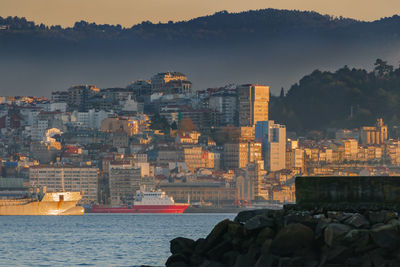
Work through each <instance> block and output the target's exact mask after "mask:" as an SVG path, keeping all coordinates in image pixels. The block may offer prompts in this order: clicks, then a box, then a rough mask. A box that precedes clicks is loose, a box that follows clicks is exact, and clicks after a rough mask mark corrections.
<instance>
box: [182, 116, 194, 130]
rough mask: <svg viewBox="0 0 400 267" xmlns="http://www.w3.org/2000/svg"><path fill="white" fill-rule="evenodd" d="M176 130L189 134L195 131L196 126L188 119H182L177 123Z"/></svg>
mask: <svg viewBox="0 0 400 267" xmlns="http://www.w3.org/2000/svg"><path fill="white" fill-rule="evenodd" d="M178 129H179V131H180V132H191V131H194V130H197V126H196V125H195V124H194V123H193V121H192V120H191V119H190V118H188V117H184V118H182V120H181V121H180V122H179V128H178Z"/></svg>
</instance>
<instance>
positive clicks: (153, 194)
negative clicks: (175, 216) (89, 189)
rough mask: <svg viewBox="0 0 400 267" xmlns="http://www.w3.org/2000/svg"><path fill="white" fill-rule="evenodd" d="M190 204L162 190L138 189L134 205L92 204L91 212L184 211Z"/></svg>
mask: <svg viewBox="0 0 400 267" xmlns="http://www.w3.org/2000/svg"><path fill="white" fill-rule="evenodd" d="M188 206H189V204H187V203H175V201H174V199H173V198H172V197H169V196H167V195H166V194H165V192H162V191H160V190H158V191H140V190H139V191H137V192H136V198H135V201H134V202H133V205H132V206H128V205H125V206H108V205H92V206H91V208H90V212H91V213H183V212H184V211H185V210H186V209H187V207H188Z"/></svg>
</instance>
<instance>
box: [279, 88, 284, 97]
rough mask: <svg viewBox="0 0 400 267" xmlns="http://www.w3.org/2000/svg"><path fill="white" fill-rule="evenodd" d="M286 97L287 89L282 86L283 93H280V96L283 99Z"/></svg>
mask: <svg viewBox="0 0 400 267" xmlns="http://www.w3.org/2000/svg"><path fill="white" fill-rule="evenodd" d="M284 97H285V89H283V87H282V88H281V94H280V95H279V98H281V99H283V98H284Z"/></svg>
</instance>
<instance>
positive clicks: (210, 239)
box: [206, 219, 232, 247]
mask: <svg viewBox="0 0 400 267" xmlns="http://www.w3.org/2000/svg"><path fill="white" fill-rule="evenodd" d="M230 223H232V222H231V221H230V220H228V219H226V220H223V221H222V222H219V223H218V224H217V225H216V226H215V227H214V229H212V231H211V233H209V234H208V236H207V237H206V240H207V245H208V247H212V246H214V245H215V244H217V243H219V242H220V241H221V240H222V236H223V235H224V234H225V232H226V231H227V229H228V225H229V224H230Z"/></svg>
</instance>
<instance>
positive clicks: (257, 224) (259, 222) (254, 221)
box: [244, 215, 275, 231]
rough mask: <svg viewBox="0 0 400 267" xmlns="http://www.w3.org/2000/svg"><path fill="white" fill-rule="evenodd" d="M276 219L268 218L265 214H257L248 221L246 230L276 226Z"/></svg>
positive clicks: (245, 226) (245, 225)
mask: <svg viewBox="0 0 400 267" xmlns="http://www.w3.org/2000/svg"><path fill="white" fill-rule="evenodd" d="M274 225H275V223H274V219H272V218H268V217H266V216H264V215H256V216H254V217H253V218H251V219H249V220H247V221H246V223H245V224H244V228H245V229H246V230H250V231H251V230H257V229H261V228H264V227H274Z"/></svg>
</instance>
